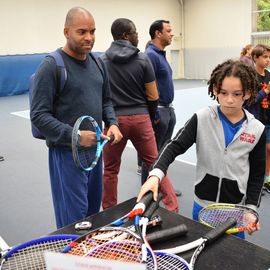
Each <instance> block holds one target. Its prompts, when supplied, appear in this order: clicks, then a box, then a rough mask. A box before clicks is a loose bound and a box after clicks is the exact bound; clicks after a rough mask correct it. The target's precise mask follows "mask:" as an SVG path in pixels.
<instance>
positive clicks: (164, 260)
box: [147, 251, 191, 270]
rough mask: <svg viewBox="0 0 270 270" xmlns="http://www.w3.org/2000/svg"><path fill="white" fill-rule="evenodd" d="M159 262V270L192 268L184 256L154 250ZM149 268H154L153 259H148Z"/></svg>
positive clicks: (150, 269) (185, 269) (188, 269)
mask: <svg viewBox="0 0 270 270" xmlns="http://www.w3.org/2000/svg"><path fill="white" fill-rule="evenodd" d="M154 254H155V257H156V259H157V263H158V270H190V269H191V268H190V265H189V263H188V262H187V261H186V260H184V259H183V258H181V257H179V256H177V255H175V254H170V253H167V252H159V251H155V252H154ZM147 269H149V270H152V269H154V268H153V265H152V263H151V261H147Z"/></svg>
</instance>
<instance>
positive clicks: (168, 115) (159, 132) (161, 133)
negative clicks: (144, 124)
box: [153, 107, 176, 151]
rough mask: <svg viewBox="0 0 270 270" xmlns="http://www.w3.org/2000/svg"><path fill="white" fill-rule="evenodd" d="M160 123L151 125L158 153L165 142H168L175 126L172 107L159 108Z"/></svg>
mask: <svg viewBox="0 0 270 270" xmlns="http://www.w3.org/2000/svg"><path fill="white" fill-rule="evenodd" d="M159 115H160V122H159V123H158V124H156V125H153V128H154V131H155V137H156V142H157V147H158V151H159V150H160V149H161V148H162V147H163V145H164V144H165V143H166V141H168V140H170V139H171V137H172V135H173V130H174V127H175V124H176V116H175V112H174V108H173V107H168V108H159Z"/></svg>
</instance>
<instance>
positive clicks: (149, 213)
mask: <svg viewBox="0 0 270 270" xmlns="http://www.w3.org/2000/svg"><path fill="white" fill-rule="evenodd" d="M161 199H162V194H161V193H159V194H158V198H157V201H152V202H151V204H150V205H149V207H148V208H147V209H146V211H145V212H144V214H143V216H144V217H146V218H148V219H150V218H151V217H152V215H153V214H154V212H155V211H156V210H157V209H158V208H159V202H160V201H161Z"/></svg>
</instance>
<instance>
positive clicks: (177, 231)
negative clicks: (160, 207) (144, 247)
mask: <svg viewBox="0 0 270 270" xmlns="http://www.w3.org/2000/svg"><path fill="white" fill-rule="evenodd" d="M187 232H188V229H187V226H186V225H185V224H180V225H177V226H175V227H173V228H168V229H165V230H162V231H157V232H153V233H149V234H147V237H146V238H147V240H148V241H149V243H150V244H154V243H157V242H161V241H164V240H169V239H172V238H175V237H179V236H183V235H186V234H187Z"/></svg>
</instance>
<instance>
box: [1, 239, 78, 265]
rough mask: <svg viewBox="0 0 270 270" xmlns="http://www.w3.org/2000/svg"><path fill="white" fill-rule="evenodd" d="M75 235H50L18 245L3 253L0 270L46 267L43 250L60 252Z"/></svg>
mask: <svg viewBox="0 0 270 270" xmlns="http://www.w3.org/2000/svg"><path fill="white" fill-rule="evenodd" d="M76 238H78V236H77V235H51V236H46V237H42V238H38V239H34V240H31V241H29V242H26V243H24V244H21V245H18V246H16V247H14V248H12V249H11V250H9V251H8V252H7V253H5V254H4V256H3V259H2V261H1V268H0V269H1V270H11V269H12V270H17V269H18V270H26V269H28V270H29V269H46V266H45V259H44V252H46V251H53V252H61V251H62V249H63V248H64V247H65V246H66V245H68V244H69V243H70V242H71V241H73V240H75V239H76Z"/></svg>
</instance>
